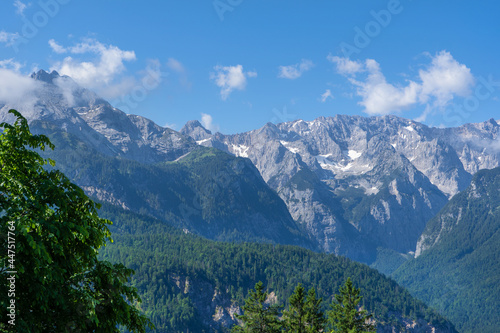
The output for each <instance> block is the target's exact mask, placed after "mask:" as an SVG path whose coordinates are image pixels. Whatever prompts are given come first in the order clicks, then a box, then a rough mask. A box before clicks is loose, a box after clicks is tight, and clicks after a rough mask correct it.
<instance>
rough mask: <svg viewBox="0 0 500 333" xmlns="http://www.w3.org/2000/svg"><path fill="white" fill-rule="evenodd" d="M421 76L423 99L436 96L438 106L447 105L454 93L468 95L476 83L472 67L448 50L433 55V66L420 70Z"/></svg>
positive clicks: (425, 100)
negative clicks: (454, 57)
mask: <svg viewBox="0 0 500 333" xmlns="http://www.w3.org/2000/svg"><path fill="white" fill-rule="evenodd" d="M419 76H420V79H421V80H422V92H421V94H420V99H421V101H422V102H427V101H428V100H429V98H430V97H435V99H436V101H435V102H436V104H437V106H445V105H446V104H447V103H448V102H449V101H450V100H452V99H453V97H454V95H458V96H462V97H465V96H468V95H469V94H470V92H471V87H472V86H473V85H474V83H475V80H474V76H473V75H472V74H471V72H470V69H469V68H467V67H466V66H465V65H463V64H460V63H459V62H458V61H456V60H455V59H453V57H452V56H451V54H450V53H449V52H446V51H441V52H439V53H438V54H437V55H436V56H435V57H433V58H432V64H431V66H430V67H429V68H428V69H427V70H420V72H419Z"/></svg>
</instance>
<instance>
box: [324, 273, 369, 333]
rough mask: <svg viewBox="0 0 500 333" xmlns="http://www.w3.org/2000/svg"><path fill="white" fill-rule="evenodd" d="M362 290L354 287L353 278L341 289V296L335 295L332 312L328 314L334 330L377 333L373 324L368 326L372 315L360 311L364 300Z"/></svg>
mask: <svg viewBox="0 0 500 333" xmlns="http://www.w3.org/2000/svg"><path fill="white" fill-rule="evenodd" d="M359 294H360V289H359V288H356V287H354V285H353V284H352V281H351V278H348V279H347V281H346V283H345V285H344V286H343V287H341V288H340V295H335V300H334V301H333V302H332V304H331V305H330V306H331V307H332V310H331V311H329V313H328V320H329V323H330V325H331V328H332V329H333V330H332V332H338V333H365V332H375V326H374V325H373V324H367V321H368V320H369V319H370V318H371V315H368V314H367V311H365V310H360V309H358V304H359V302H360V301H361V299H362V296H360V295H359Z"/></svg>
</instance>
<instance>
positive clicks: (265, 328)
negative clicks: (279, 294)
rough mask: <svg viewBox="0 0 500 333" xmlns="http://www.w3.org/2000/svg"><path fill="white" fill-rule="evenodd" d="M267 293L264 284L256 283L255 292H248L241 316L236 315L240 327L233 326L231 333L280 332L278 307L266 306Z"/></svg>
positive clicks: (274, 305) (273, 305)
mask: <svg viewBox="0 0 500 333" xmlns="http://www.w3.org/2000/svg"><path fill="white" fill-rule="evenodd" d="M267 296H268V293H267V292H265V291H264V284H263V283H262V282H260V281H259V282H257V284H256V285H255V290H250V294H249V296H248V298H247V299H246V300H245V305H244V306H243V307H242V310H243V314H242V315H237V318H238V319H239V320H241V321H242V324H241V326H234V328H233V329H232V331H231V332H248V333H250V332H252V333H278V332H281V322H280V320H279V319H278V313H279V308H280V306H279V305H276V304H266V300H267Z"/></svg>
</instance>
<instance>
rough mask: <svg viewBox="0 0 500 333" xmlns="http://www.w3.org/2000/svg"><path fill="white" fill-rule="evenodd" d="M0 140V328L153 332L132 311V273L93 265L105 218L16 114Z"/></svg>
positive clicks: (106, 234)
mask: <svg viewBox="0 0 500 333" xmlns="http://www.w3.org/2000/svg"><path fill="white" fill-rule="evenodd" d="M9 112H10V113H12V114H14V115H15V116H16V117H17V120H16V122H15V123H14V124H13V125H10V124H6V123H2V124H0V127H1V128H2V129H3V131H2V134H1V135H0V212H1V213H0V235H1V236H2V237H1V238H0V248H1V253H0V276H2V282H1V283H0V304H1V306H0V318H1V321H0V331H2V332H6V331H5V330H7V331H9V332H12V331H17V332H32V333H38V332H40V333H45V332H83V331H84V332H118V329H117V325H124V326H125V327H127V328H128V329H130V330H131V331H134V332H145V329H146V327H147V326H148V327H149V328H152V327H153V326H152V325H150V322H149V320H148V319H147V318H146V317H144V315H142V314H141V313H140V311H139V310H138V309H137V308H136V307H135V303H137V302H140V298H139V296H138V294H137V290H136V289H135V288H133V287H130V286H129V285H128V284H127V281H128V278H129V277H130V275H131V274H132V270H130V269H128V268H126V267H125V266H123V265H122V264H120V263H115V264H111V263H110V262H107V261H102V260H98V258H97V251H98V250H99V248H101V247H102V246H103V245H104V244H105V243H106V241H107V240H108V239H109V237H110V233H109V230H108V225H109V224H110V222H109V221H107V220H105V219H102V218H100V217H98V215H97V207H96V205H95V203H94V202H93V201H91V200H90V199H89V198H88V197H87V196H86V195H85V194H84V192H83V191H82V190H81V189H80V188H79V187H78V186H76V185H74V184H73V183H71V182H70V181H69V179H68V178H67V177H66V176H65V175H64V174H62V173H61V172H59V171H47V170H46V169H44V166H46V165H47V164H49V163H50V164H52V165H53V164H54V163H53V161H47V160H44V159H43V158H42V157H40V155H39V154H38V153H37V152H36V151H33V149H41V150H44V149H45V148H53V145H52V144H51V143H50V141H49V140H48V139H47V137H45V136H35V135H32V134H31V133H30V131H29V128H28V122H27V121H26V119H24V118H23V117H22V116H21V115H20V114H19V113H18V112H17V111H15V110H10V111H9Z"/></svg>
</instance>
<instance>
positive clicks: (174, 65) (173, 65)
mask: <svg viewBox="0 0 500 333" xmlns="http://www.w3.org/2000/svg"><path fill="white" fill-rule="evenodd" d="M167 67H168V68H169V69H170V70H172V71H174V72H177V73H184V72H185V71H186V70H185V69H184V66H183V65H182V64H181V63H180V62H179V61H178V60H176V59H174V58H168V61H167Z"/></svg>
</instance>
